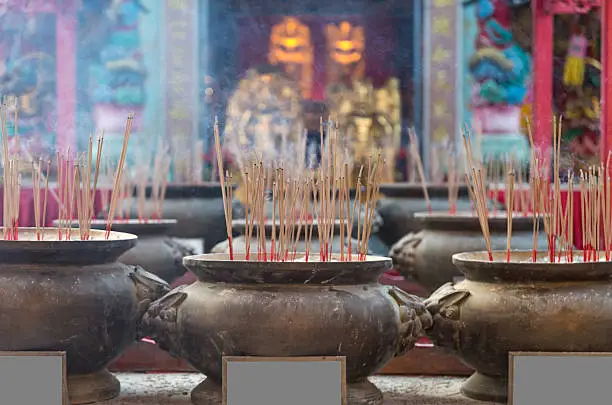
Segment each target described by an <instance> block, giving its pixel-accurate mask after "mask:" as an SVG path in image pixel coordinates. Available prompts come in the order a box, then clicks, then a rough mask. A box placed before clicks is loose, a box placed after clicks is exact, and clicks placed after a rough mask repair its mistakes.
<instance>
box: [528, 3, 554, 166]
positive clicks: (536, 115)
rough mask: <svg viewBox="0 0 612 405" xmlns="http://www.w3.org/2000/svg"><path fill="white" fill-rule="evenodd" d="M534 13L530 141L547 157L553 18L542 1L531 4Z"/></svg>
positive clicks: (549, 129) (550, 129)
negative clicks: (531, 136) (531, 126)
mask: <svg viewBox="0 0 612 405" xmlns="http://www.w3.org/2000/svg"><path fill="white" fill-rule="evenodd" d="M531 4H532V11H533V49H534V52H533V81H534V83H533V94H534V96H533V120H532V122H533V138H534V139H533V141H534V144H535V146H536V147H537V148H539V149H540V150H541V151H542V153H546V155H545V156H548V155H549V153H550V151H549V148H550V147H551V146H552V116H553V101H552V100H553V63H552V57H553V21H554V20H553V15H552V13H547V12H546V11H545V10H544V1H543V0H534V1H532V2H531Z"/></svg>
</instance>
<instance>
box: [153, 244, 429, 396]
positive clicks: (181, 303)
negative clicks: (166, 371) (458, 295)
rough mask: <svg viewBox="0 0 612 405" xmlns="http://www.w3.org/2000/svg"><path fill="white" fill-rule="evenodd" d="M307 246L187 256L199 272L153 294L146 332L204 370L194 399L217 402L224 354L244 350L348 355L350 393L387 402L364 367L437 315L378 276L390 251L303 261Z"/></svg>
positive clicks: (400, 347) (402, 345)
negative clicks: (261, 254)
mask: <svg viewBox="0 0 612 405" xmlns="http://www.w3.org/2000/svg"><path fill="white" fill-rule="evenodd" d="M303 256H304V255H303V254H299V255H298V258H297V259H296V260H295V261H293V262H261V261H246V260H243V259H244V255H237V257H236V260H233V261H232V260H229V259H228V255H226V254H207V255H200V256H190V257H186V258H184V259H183V261H184V263H185V265H186V266H187V268H188V269H189V270H190V271H192V272H193V273H194V274H196V276H197V277H198V281H197V282H195V283H194V284H191V285H189V286H180V287H177V288H175V289H174V290H172V291H171V292H170V293H168V294H167V295H166V296H164V297H163V298H161V299H160V300H158V301H157V302H155V303H153V304H152V306H151V307H150V308H149V310H148V311H147V313H146V315H145V316H144V318H143V322H142V328H143V329H142V333H145V334H146V335H147V336H151V337H152V338H153V339H155V341H156V342H157V343H158V344H159V345H160V347H161V348H162V349H164V350H168V351H169V352H170V353H172V354H173V355H175V356H177V357H182V358H184V359H186V360H188V361H189V362H190V363H191V364H192V365H193V366H194V367H195V368H196V369H197V370H199V371H200V372H202V373H204V374H206V376H207V379H206V380H205V381H204V382H203V383H202V384H200V385H199V386H198V387H196V388H195V389H194V390H193V392H192V393H191V398H192V402H193V403H194V404H197V405H204V404H206V405H213V404H214V405H219V404H221V400H222V395H221V383H222V356H246V355H248V356H275V357H292V356H331V355H333V356H346V359H347V360H346V361H347V364H346V376H347V382H348V403H349V404H351V405H356V404H359V405H365V404H380V403H382V394H381V392H380V391H379V390H378V389H377V388H376V387H375V386H374V385H373V384H372V383H370V382H369V381H368V380H367V377H368V376H369V375H371V374H372V373H374V372H376V371H377V370H379V369H380V368H381V367H383V366H384V365H385V363H387V362H388V361H389V360H390V359H391V358H393V357H394V356H396V355H400V354H403V353H404V352H406V351H407V350H409V349H410V348H411V347H412V346H413V345H414V343H415V342H416V340H417V339H418V337H419V336H420V335H421V333H422V331H423V329H424V328H427V327H430V326H431V316H430V315H429V313H428V312H427V311H426V310H425V308H424V306H423V305H422V303H421V302H420V301H419V299H418V298H417V297H414V296H411V295H408V294H406V293H404V292H403V291H401V290H399V289H398V288H396V287H393V286H385V285H381V284H379V283H378V278H379V277H380V275H381V274H382V273H383V272H384V271H387V270H388V269H389V268H390V267H391V259H389V258H385V257H376V256H368V257H367V259H366V260H365V261H363V262H357V261H352V262H347V261H344V262H340V261H328V262H312V261H309V262H305V261H304V260H303ZM335 259H336V260H337V256H336V257H335Z"/></svg>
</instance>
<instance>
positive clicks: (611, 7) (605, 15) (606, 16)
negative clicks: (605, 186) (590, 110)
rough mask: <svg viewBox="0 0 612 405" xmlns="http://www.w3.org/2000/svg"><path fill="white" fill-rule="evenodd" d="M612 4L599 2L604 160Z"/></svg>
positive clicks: (609, 130)
mask: <svg viewBox="0 0 612 405" xmlns="http://www.w3.org/2000/svg"><path fill="white" fill-rule="evenodd" d="M611 30H612V4H611V3H610V1H602V2H601V61H602V72H601V76H602V85H601V90H600V91H601V135H600V142H601V145H600V148H601V159H602V161H603V162H605V161H606V160H607V158H608V153H609V152H610V150H611V148H612V122H610V120H608V119H607V117H610V115H611V114H612V83H611V80H612V63H610V57H612V32H611Z"/></svg>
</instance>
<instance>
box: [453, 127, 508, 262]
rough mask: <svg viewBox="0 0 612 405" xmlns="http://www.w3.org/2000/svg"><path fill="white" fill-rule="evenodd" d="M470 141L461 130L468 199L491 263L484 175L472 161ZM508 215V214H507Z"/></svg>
mask: <svg viewBox="0 0 612 405" xmlns="http://www.w3.org/2000/svg"><path fill="white" fill-rule="evenodd" d="M471 143H472V139H471V136H470V131H469V128H467V127H465V128H464V129H463V146H464V148H465V154H466V158H467V164H468V170H467V173H466V184H467V186H468V189H469V191H470V197H471V198H472V201H473V202H474V206H475V208H476V212H477V213H478V220H479V222H480V228H481V229H482V234H483V236H484V239H485V244H486V247H487V252H488V254H489V260H490V261H493V251H492V249H491V235H490V233H489V210H488V207H487V197H486V188H485V185H484V180H485V178H484V173H483V170H482V165H481V164H480V162H478V161H476V160H475V159H474V154H473V152H472V145H471ZM509 215H510V214H509ZM510 216H511V215H510Z"/></svg>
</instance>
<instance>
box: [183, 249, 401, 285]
mask: <svg viewBox="0 0 612 405" xmlns="http://www.w3.org/2000/svg"><path fill="white" fill-rule="evenodd" d="M253 256H254V259H250V260H245V254H244V253H236V254H234V260H230V259H229V254H227V253H205V254H201V255H193V256H185V257H184V258H183V265H184V266H185V267H187V269H188V270H189V271H191V272H192V273H194V274H195V275H196V276H197V277H198V279H199V280H200V281H207V282H226V283H236V284H240V283H245V284H301V285H337V284H367V283H377V282H378V279H379V277H380V275H381V274H382V273H384V272H385V271H389V270H390V269H391V268H392V267H393V262H392V259H391V258H389V257H383V256H370V255H369V256H366V258H365V260H364V261H358V260H356V259H357V254H356V253H353V260H352V261H325V262H323V261H319V260H318V255H317V254H313V255H312V256H311V258H310V259H309V261H308V262H306V261H301V260H304V259H305V253H302V252H298V253H297V255H296V258H297V260H300V261H297V260H296V261H286V262H277V261H275V262H270V261H262V260H256V259H257V255H255V254H253ZM332 257H333V258H335V259H336V260H337V259H338V258H339V254H333V255H332ZM313 258H314V259H313ZM236 259H238V260H236ZM314 260H317V261H314Z"/></svg>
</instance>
